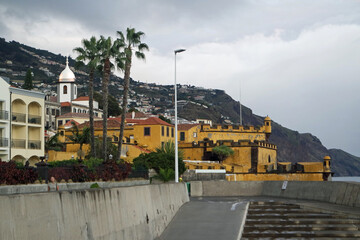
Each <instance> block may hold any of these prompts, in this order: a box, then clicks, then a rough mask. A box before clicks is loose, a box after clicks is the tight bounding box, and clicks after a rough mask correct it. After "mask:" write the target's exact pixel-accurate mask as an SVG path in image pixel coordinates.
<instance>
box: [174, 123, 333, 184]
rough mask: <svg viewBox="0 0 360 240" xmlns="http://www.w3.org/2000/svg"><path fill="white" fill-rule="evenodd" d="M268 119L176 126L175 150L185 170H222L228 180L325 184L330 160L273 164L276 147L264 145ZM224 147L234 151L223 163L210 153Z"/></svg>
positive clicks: (268, 129) (269, 132) (268, 144)
mask: <svg viewBox="0 0 360 240" xmlns="http://www.w3.org/2000/svg"><path fill="white" fill-rule="evenodd" d="M270 134H271V119H270V118H269V117H266V118H265V119H264V125H263V126H260V127H254V126H249V127H247V126H236V125H234V126H232V125H226V126H217V125H214V126H211V125H210V124H181V125H179V149H181V150H182V151H183V152H184V157H185V159H184V161H185V164H186V166H187V168H188V169H225V170H226V178H227V180H229V181H282V180H295V181H327V180H329V176H330V175H331V170H330V157H328V156H326V157H325V158H324V162H299V163H296V164H294V165H292V164H291V162H278V161H277V146H275V145H274V144H271V143H269V142H268V140H269V137H270ZM220 145H225V146H228V147H229V148H231V149H232V150H233V152H234V154H233V155H231V156H229V157H228V158H226V159H225V160H223V161H220V159H218V158H217V156H216V154H213V152H212V150H213V148H215V147H216V146H220Z"/></svg>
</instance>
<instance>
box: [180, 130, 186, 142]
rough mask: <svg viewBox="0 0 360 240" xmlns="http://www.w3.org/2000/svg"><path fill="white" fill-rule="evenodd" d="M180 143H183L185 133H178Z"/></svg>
mask: <svg viewBox="0 0 360 240" xmlns="http://www.w3.org/2000/svg"><path fill="white" fill-rule="evenodd" d="M180 141H185V132H180Z"/></svg>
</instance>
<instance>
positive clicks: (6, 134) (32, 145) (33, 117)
mask: <svg viewBox="0 0 360 240" xmlns="http://www.w3.org/2000/svg"><path fill="white" fill-rule="evenodd" d="M44 97H45V95H44V94H43V93H41V92H35V91H29V90H25V89H20V88H14V87H11V86H10V85H9V83H8V82H7V81H6V80H4V79H3V78H1V77H0V158H1V160H3V161H9V160H10V159H11V160H14V161H17V162H22V163H25V162H26V161H29V163H30V165H34V164H35V163H36V162H38V161H39V160H40V157H41V156H44V147H45V144H44V106H45V103H44V101H45V100H44Z"/></svg>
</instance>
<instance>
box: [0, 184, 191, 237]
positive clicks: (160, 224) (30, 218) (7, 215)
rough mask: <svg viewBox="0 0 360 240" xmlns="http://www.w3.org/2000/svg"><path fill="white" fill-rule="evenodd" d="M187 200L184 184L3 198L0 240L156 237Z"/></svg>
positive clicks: (0, 205)
mask: <svg viewBox="0 0 360 240" xmlns="http://www.w3.org/2000/svg"><path fill="white" fill-rule="evenodd" d="M187 201H189V197H188V194H187V190H186V185H185V184H183V183H178V184H175V183H174V184H158V185H143V186H135V187H121V188H110V189H89V190H76V191H60V192H48V193H30V194H14V195H0V212H1V215H0V239H9V240H12V239H14V240H15V239H29V240H31V239H89V240H90V239H131V240H133V239H134V240H136V239H154V238H155V237H157V236H159V235H160V234H161V233H162V232H163V230H164V229H165V227H166V226H167V225H168V223H169V222H170V221H171V219H172V218H173V217H174V215H175V213H176V212H177V210H178V209H179V208H180V207H181V206H182V205H183V204H184V203H185V202H187Z"/></svg>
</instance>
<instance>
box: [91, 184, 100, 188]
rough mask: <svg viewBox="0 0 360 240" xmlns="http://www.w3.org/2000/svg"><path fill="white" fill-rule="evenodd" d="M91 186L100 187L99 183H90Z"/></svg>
mask: <svg viewBox="0 0 360 240" xmlns="http://www.w3.org/2000/svg"><path fill="white" fill-rule="evenodd" d="M90 188H100V186H99V184H98V183H93V184H91V185H90Z"/></svg>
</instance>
